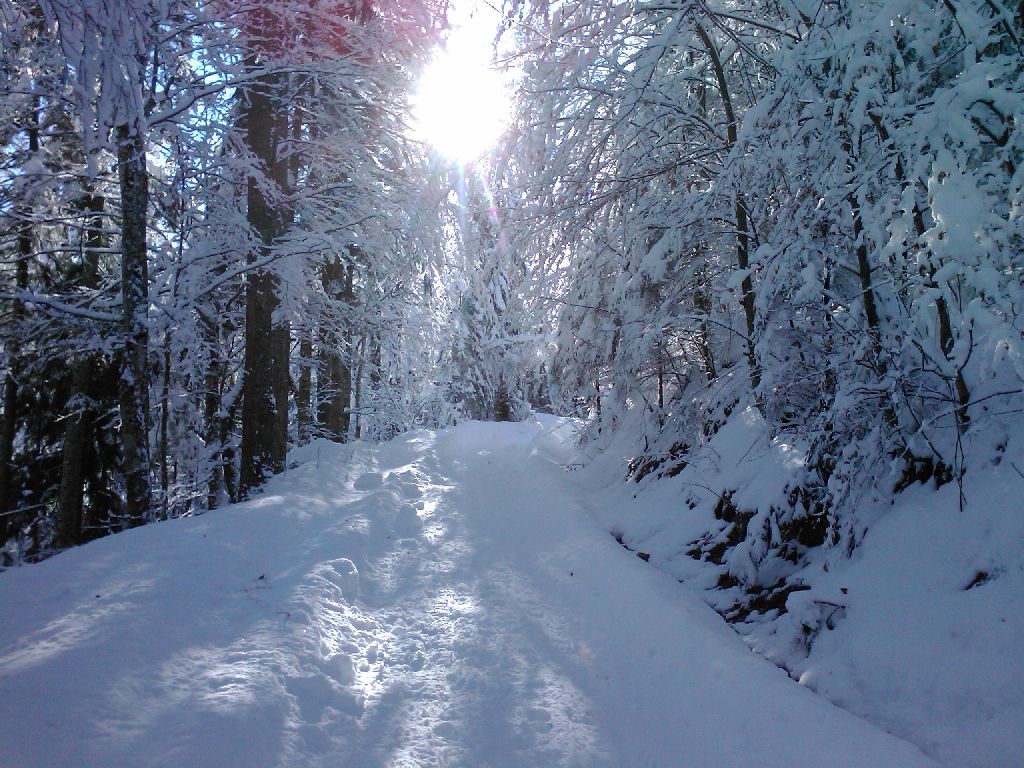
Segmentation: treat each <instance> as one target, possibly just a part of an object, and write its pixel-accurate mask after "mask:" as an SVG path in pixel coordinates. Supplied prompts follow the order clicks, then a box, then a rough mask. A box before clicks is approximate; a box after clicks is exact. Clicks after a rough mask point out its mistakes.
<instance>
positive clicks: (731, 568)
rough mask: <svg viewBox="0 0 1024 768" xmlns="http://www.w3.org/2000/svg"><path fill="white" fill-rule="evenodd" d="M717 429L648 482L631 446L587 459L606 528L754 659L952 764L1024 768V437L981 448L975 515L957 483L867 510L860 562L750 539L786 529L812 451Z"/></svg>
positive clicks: (585, 480)
mask: <svg viewBox="0 0 1024 768" xmlns="http://www.w3.org/2000/svg"><path fill="white" fill-rule="evenodd" d="M716 426H718V429H717V431H716V432H714V434H711V435H709V436H707V439H706V441H705V442H704V443H702V444H697V443H695V444H694V445H693V446H688V450H687V453H686V456H685V458H686V462H685V465H683V464H682V462H680V461H677V460H676V458H675V457H672V456H668V458H667V460H665V461H664V462H663V463H661V462H658V461H656V462H654V464H657V466H658V467H659V469H658V471H651V472H649V473H648V474H647V475H646V476H644V477H643V478H642V479H641V480H640V482H633V481H627V480H626V469H625V468H626V465H627V463H628V462H629V460H630V458H631V457H632V456H635V455H637V453H638V447H637V446H636V445H634V444H632V443H631V442H630V441H629V439H628V430H623V433H622V434H621V435H619V436H618V438H617V440H616V441H615V442H613V443H612V444H611V445H610V446H609V447H606V448H605V449H604V450H603V451H601V452H599V453H596V452H595V451H594V449H591V448H588V449H586V450H587V451H588V452H589V453H591V457H590V458H587V457H584V456H581V457H578V458H577V460H578V461H580V462H581V463H583V464H585V465H586V466H585V467H584V468H583V469H582V470H580V471H579V472H577V473H574V477H575V480H576V481H577V482H578V483H579V484H580V487H581V488H593V489H596V491H595V492H594V494H593V498H594V499H595V502H594V503H593V506H594V508H595V509H598V510H599V513H598V515H599V519H600V520H601V522H602V524H603V525H604V527H605V528H606V529H607V530H609V531H612V532H614V533H615V534H616V535H617V536H619V537H620V538H621V539H622V541H623V543H624V544H625V545H627V546H628V547H630V548H632V549H635V550H641V551H644V552H647V553H650V563H651V564H652V565H653V566H655V567H656V568H659V569H661V570H664V571H666V572H668V573H670V574H672V575H673V576H675V577H677V578H678V579H680V580H682V581H683V582H684V583H685V585H686V586H687V587H689V588H690V589H691V590H692V591H693V592H694V593H696V594H700V595H701V596H702V598H703V599H705V600H706V601H707V602H709V603H710V604H711V605H713V606H714V607H715V608H716V609H717V610H718V611H720V612H721V613H722V614H723V615H726V616H730V617H732V618H733V619H737V620H738V621H737V623H736V624H734V626H735V628H736V629H737V630H738V631H739V632H740V633H741V635H743V636H744V638H745V640H746V641H747V643H748V644H749V645H750V646H751V647H752V648H753V649H754V650H755V651H756V652H757V653H759V654H761V655H763V656H765V657H767V658H769V659H771V660H772V661H774V662H775V663H777V664H779V665H780V666H782V667H784V668H785V669H787V670H788V671H789V672H790V674H791V675H792V676H793V677H794V678H795V679H798V680H799V681H800V682H801V683H803V684H805V685H807V686H808V687H810V688H812V689H814V690H816V691H819V692H821V693H822V694H823V695H824V696H826V697H827V698H828V699H829V700H831V701H833V702H835V703H836V704H838V705H840V706H842V707H844V708H846V709H849V710H850V711H853V712H856V713H858V714H860V715H862V716H863V717H865V718H867V719H869V720H871V721H872V722H874V723H877V724H878V725H880V726H881V727H883V728H885V729H886V730H888V731H890V732H892V733H895V734H898V735H900V736H902V737H904V738H907V739H909V740H911V741H913V742H914V743H916V744H918V745H919V746H921V747H922V748H923V749H925V750H926V751H927V752H928V753H930V754H931V755H933V756H935V757H937V758H939V759H940V760H942V761H943V762H945V763H946V764H948V765H950V766H974V767H976V768H1009V767H1010V766H1017V765H1020V764H1021V763H1020V761H1021V756H1022V755H1024V664H1022V663H1021V651H1022V649H1024V475H1022V474H1021V469H1024V464H1021V463H1020V462H1019V461H1018V462H1017V463H1016V464H1014V462H1015V461H1017V459H1016V457H1019V456H1021V455H1024V431H1022V432H1021V433H1018V434H1009V435H1005V434H1000V435H998V436H996V435H981V436H979V437H978V439H977V441H976V444H975V446H974V450H973V452H972V454H971V459H972V463H971V466H970V468H969V471H968V472H967V474H966V475H965V477H964V486H963V499H962V501H963V511H961V509H960V504H961V498H960V489H959V488H958V487H957V484H956V483H955V482H950V483H947V484H945V485H943V486H942V487H941V488H936V487H935V483H934V481H929V482H927V483H924V484H921V483H916V484H912V485H911V486H910V487H909V488H907V489H906V490H904V491H902V492H901V493H896V494H894V493H891V492H878V491H875V492H871V493H867V494H865V495H864V496H862V497H860V498H859V499H858V502H857V507H856V510H855V515H856V519H857V521H858V525H859V530H858V534H859V535H862V536H863V538H862V540H861V541H860V543H859V545H858V546H857V547H856V548H855V549H854V550H853V554H852V557H847V555H846V553H845V552H844V551H837V550H835V549H830V548H829V547H828V546H817V547H804V546H801V545H800V543H799V541H796V542H791V543H790V544H788V545H787V547H791V548H790V549H789V550H788V551H787V550H786V549H785V548H780V549H778V550H775V551H769V548H768V546H767V544H766V542H771V541H775V542H777V541H779V540H780V538H785V537H780V535H779V531H778V530H777V528H775V529H773V528H771V527H767V528H765V529H764V535H763V536H753V535H749V534H751V533H752V532H754V531H755V530H760V529H757V526H762V525H764V526H773V525H777V521H778V520H779V519H783V520H784V519H785V518H784V512H782V511H780V510H785V509H787V508H788V504H789V503H790V502H791V499H789V498H787V497H788V494H789V493H790V492H791V490H792V488H793V487H794V486H798V485H799V483H800V482H801V479H802V478H803V477H804V475H803V474H802V469H803V467H802V460H801V456H802V455H803V450H802V446H800V445H799V444H795V443H794V442H792V441H791V439H790V438H787V436H785V435H782V436H779V437H776V438H772V437H771V436H770V435H769V434H768V432H767V429H766V428H765V425H764V422H763V421H762V419H761V418H760V415H759V414H758V413H757V411H756V410H755V409H754V408H743V407H737V408H736V409H735V411H733V412H730V413H728V414H727V415H726V417H725V418H724V419H723V422H722V424H720V425H716ZM648 455H650V454H648ZM667 455H668V452H666V453H663V454H662V456H667ZM654 464H652V466H654ZM636 467H637V464H636V463H634V470H635V469H636ZM680 467H681V468H680ZM666 469H667V470H668V471H665V470H666ZM673 472H677V474H675V475H674V476H672V477H669V476H668V475H670V474H673ZM659 473H660V474H662V475H664V476H663V477H661V478H660V479H658V477H657V475H658V474H659ZM636 474H642V473H637V472H635V471H634V475H636ZM723 499H724V500H725V501H723ZM598 500H599V501H598ZM769 512H771V513H772V514H769ZM780 551H781V552H782V554H783V556H780V555H779V553H780ZM790 556H791V559H787V558H789V557H790ZM781 579H785V582H784V583H785V587H783V588H776V589H775V590H774V591H773V590H772V587H773V586H775V587H778V585H779V584H780V583H783V582H781V581H780V580H781ZM738 582H742V583H743V584H746V585H751V584H753V585H760V586H759V587H758V586H755V587H754V588H755V589H757V588H763V591H762V592H761V593H760V594H751V593H748V592H746V591H745V590H742V589H741V588H740V587H739V586H738ZM751 606H754V607H755V608H757V609H758V610H753V611H751V610H750V608H751ZM780 606H781V608H780Z"/></svg>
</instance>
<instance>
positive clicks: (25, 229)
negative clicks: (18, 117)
mask: <svg viewBox="0 0 1024 768" xmlns="http://www.w3.org/2000/svg"><path fill="white" fill-rule="evenodd" d="M32 107H33V109H32V113H31V115H30V116H29V121H28V130H27V133H28V151H29V156H30V157H31V158H34V157H35V156H36V155H37V154H38V152H39V100H38V98H36V99H34V100H33V104H32ZM18 213H19V217H20V218H21V226H20V227H19V228H18V264H17V266H16V267H15V278H14V279H15V284H16V285H17V287H18V290H19V291H27V290H28V263H29V260H30V259H31V258H32V251H33V248H32V246H33V240H34V238H33V232H32V220H31V213H32V211H31V209H30V208H29V207H28V206H27V205H26V206H22V207H21V208H20V210H19V211H18ZM24 316H25V306H24V304H23V303H22V302H21V301H16V302H14V307H13V308H12V310H11V323H12V325H13V326H14V327H15V328H17V326H18V325H19V324H20V323H21V321H22V319H24ZM16 344H17V342H14V344H12V343H11V340H10V339H8V341H7V346H8V354H9V362H8V366H9V367H8V371H7V376H6V377H5V379H4V415H3V421H2V422H0V513H2V512H8V511H14V507H15V504H16V500H15V499H14V493H13V488H12V481H11V471H12V469H13V466H12V462H13V460H14V436H15V433H16V432H17V430H18V374H19V369H20V368H21V365H20V361H19V359H18V354H17V352H15V351H12V349H11V347H12V346H14V345H16ZM18 523H19V520H18V516H17V515H3V516H0V542H2V541H6V540H7V539H8V538H9V537H10V536H11V535H12V534H13V533H14V531H15V529H16V528H17V525H18Z"/></svg>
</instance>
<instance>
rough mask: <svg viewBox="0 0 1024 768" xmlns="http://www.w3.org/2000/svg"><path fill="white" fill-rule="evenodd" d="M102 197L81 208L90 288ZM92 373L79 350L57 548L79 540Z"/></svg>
mask: <svg viewBox="0 0 1024 768" xmlns="http://www.w3.org/2000/svg"><path fill="white" fill-rule="evenodd" d="M104 207H105V201H104V199H103V198H102V197H101V196H99V195H95V194H87V195H86V196H85V198H84V200H83V205H82V208H83V209H84V210H85V211H87V212H88V216H89V223H88V225H87V228H86V236H85V247H84V248H83V249H82V273H81V278H80V280H79V284H80V285H81V286H82V287H83V288H86V289H93V288H95V287H96V286H97V284H98V282H99V249H100V248H102V247H103V246H104V244H105V243H104V240H105V238H104V236H103V229H104V221H103V211H104ZM94 372H95V361H94V359H93V355H91V354H88V353H85V352H83V353H81V354H79V356H77V357H76V358H75V359H74V361H73V362H72V364H71V393H70V397H69V398H68V404H69V405H70V406H71V409H72V410H71V412H70V413H69V414H68V416H67V429H66V431H65V432H64V446H63V448H62V449H61V471H60V486H59V487H58V489H57V502H56V508H55V518H56V519H55V527H56V539H55V542H54V543H55V544H56V546H58V547H73V546H75V545H76V544H80V543H82V540H83V537H82V525H83V518H82V515H83V509H82V501H83V494H84V491H85V487H84V477H83V464H84V463H85V451H86V447H87V440H88V435H89V422H90V421H91V420H92V419H94V418H95V414H94V413H92V411H91V410H90V408H89V407H88V402H89V399H90V398H89V395H90V384H91V382H92V379H93V374H94Z"/></svg>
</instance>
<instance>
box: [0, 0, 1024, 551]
mask: <svg viewBox="0 0 1024 768" xmlns="http://www.w3.org/2000/svg"><path fill="white" fill-rule="evenodd" d="M1022 14H1024V6H1021V7H1018V8H1014V7H1012V6H1011V5H1006V4H1004V3H1002V2H1001V0H957V1H956V2H949V1H946V2H941V3H927V4H922V3H917V2H911V1H910V0H906V1H905V2H901V1H900V0H884V1H883V0H878V1H873V0H871V1H866V2H846V1H845V0H841V1H840V2H804V0H793V1H792V2H790V1H788V0H787V1H784V2H778V1H777V0H772V1H771V2H765V3H757V2H754V3H749V2H748V3H736V4H731V3H729V4H725V5H721V6H719V5H714V4H709V3H704V2H690V1H689V0H686V1H685V2H669V3H664V2H621V3H606V2H596V1H593V0H577V1H573V2H558V3H551V2H532V1H530V2H527V1H526V0H513V1H512V2H508V3H506V5H505V7H504V8H503V9H501V14H500V15H497V14H496V15H495V19H496V20H497V21H499V22H500V24H499V25H498V27H497V28H496V29H495V30H494V38H493V43H494V46H495V51H496V52H497V55H498V56H499V60H500V63H501V65H502V66H504V67H505V68H507V69H514V70H515V72H516V76H515V79H514V85H513V87H514V97H513V98H514V104H513V108H512V110H511V117H510V119H509V123H508V125H507V127H506V129H505V130H504V132H503V135H502V136H501V137H500V139H499V140H498V141H497V142H496V143H495V145H494V146H493V147H491V148H490V149H489V150H488V151H487V152H486V154H485V155H484V156H483V157H480V158H478V159H477V160H475V161H473V162H471V163H469V164H458V163H452V162H448V161H446V160H445V158H444V157H443V156H439V155H438V154H437V153H436V152H433V151H432V150H431V147H430V146H429V144H427V143H425V142H423V141H421V140H418V139H417V137H416V136H415V134H414V132H412V131H410V128H409V110H410V98H411V95H412V94H413V91H414V85H415V81H416V78H417V77H418V76H419V73H420V72H421V71H422V69H423V67H424V66H425V63H426V62H427V61H428V60H429V57H430V53H431V50H432V49H433V48H434V47H435V46H436V45H438V44H439V42H440V41H441V40H442V39H443V37H444V34H445V28H446V8H445V6H444V4H443V3H441V2H437V3H434V4H431V3H430V2H413V1H411V0H410V1H408V2H406V1H402V2H399V1H398V0H395V1H394V2H390V1H388V2H381V3H372V2H370V0H365V2H364V1H363V0H358V1H357V0H345V1H344V2H337V0H330V1H328V0H323V1H321V0H310V1H308V2H306V1H304V2H296V1H294V0H268V1H267V2H244V0H243V1H240V0H215V1H211V2H206V1H203V0H119V2H98V1H97V2H92V1H91V0H75V1H74V2H56V1H54V2H51V1H50V0H42V1H41V2H29V1H28V0H4V2H3V4H2V6H0V36H2V41H3V58H2V62H0V109H2V110H3V119H2V122H0V124H2V126H3V128H2V131H3V132H2V135H0V152H2V156H0V167H2V176H0V216H2V219H3V227H2V240H0V302H2V315H0V324H2V325H0V328H2V340H3V347H2V358H0V369H2V375H3V379H4V388H3V421H2V426H0V508H2V509H3V512H0V515H2V517H0V540H2V541H4V542H5V548H4V550H3V557H4V561H5V563H7V564H12V563H16V562H22V561H31V560H36V559H39V558H42V557H45V556H47V555H49V554H51V553H53V552H55V551H58V550H60V549H63V548H66V547H70V546H73V545H76V544H80V543H83V542H85V541H89V540H91V539H94V538H97V537H100V536H104V535H107V534H110V533H114V532H117V531H120V530H123V529H127V528H131V527H134V526H137V525H140V524H143V523H147V522H150V521H155V520H163V519H167V518H174V517H180V516H189V515H195V514H199V513H201V512H204V511H207V510H210V509H213V508H215V507H217V506H219V505H223V504H225V503H227V502H231V501H238V500H240V499H245V498H248V497H250V496H252V495H253V494H255V493H258V492H259V489H260V487H261V484H262V483H263V482H264V480H265V479H266V478H267V477H269V476H272V475H274V474H277V473H280V472H281V471H282V470H283V469H284V468H285V467H286V462H287V458H286V457H287V451H288V446H289V445H292V446H297V445H302V444H304V443H306V442H308V441H309V440H310V439H312V438H314V437H322V438H327V439H329V440H333V441H336V442H345V441H349V440H354V439H369V440H383V439H387V438H390V437H393V436H395V435H397V434H399V433H401V432H403V431H405V430H408V429H410V428H414V427H443V426H445V425H448V424H452V423H455V422H456V421H458V420H462V419H492V420H515V419H518V418H521V417H522V416H524V415H525V414H526V413H528V412H529V411H530V410H531V409H541V410H545V411H549V412H553V413H557V414H563V415H569V416H573V417H577V418H580V419H583V420H584V422H583V424H584V426H583V428H582V429H583V434H582V439H583V440H585V441H592V442H594V443H595V444H597V445H601V441H602V440H605V442H607V440H608V439H609V436H611V435H615V434H620V433H624V432H626V433H629V434H630V435H631V436H632V438H633V440H634V449H633V453H634V454H635V455H633V457H632V460H631V461H630V462H629V465H628V467H623V469H622V471H623V473H624V475H625V474H628V475H629V476H631V477H632V478H634V479H637V480H639V479H641V478H643V477H644V476H646V475H649V474H652V473H660V474H666V473H667V474H668V475H672V474H673V473H675V472H678V471H679V470H680V468H681V467H682V466H685V464H686V463H687V461H692V460H693V459H694V455H695V454H699V452H700V450H701V445H702V444H704V443H706V442H707V439H708V438H709V437H710V436H712V435H713V434H714V433H715V432H716V431H717V430H718V428H719V427H720V426H721V425H722V424H724V423H726V422H727V421H728V420H729V419H730V416H731V414H736V413H739V412H740V411H741V410H743V409H744V408H745V407H747V406H753V407H754V408H755V409H756V411H757V412H758V413H759V416H760V418H761V419H763V421H764V424H765V428H766V429H767V431H768V432H769V433H770V434H771V435H773V436H779V435H784V436H786V438H787V440H788V441H789V442H790V443H791V444H792V446H793V448H794V450H798V451H799V452H800V454H801V455H802V458H803V460H804V461H803V465H804V467H805V471H804V475H803V477H801V478H799V479H798V482H796V483H794V484H793V487H792V488H791V489H790V491H791V494H790V496H791V499H790V502H789V504H788V505H786V508H782V507H779V508H774V507H773V509H772V510H771V511H770V512H768V511H766V512H765V515H762V516H761V517H759V523H760V526H759V527H758V526H754V527H750V526H748V530H747V531H745V532H742V533H743V537H745V538H746V539H749V540H750V542H751V543H752V545H754V546H759V547H761V548H762V549H763V548H766V547H767V548H774V549H775V550H778V551H783V552H785V551H787V550H791V549H792V548H793V546H795V545H800V546H803V545H808V544H809V545H812V546H813V545H820V544H826V543H827V544H828V546H832V547H845V548H847V549H848V550H851V551H852V549H853V548H854V547H855V546H856V544H857V540H858V535H859V531H858V523H857V519H856V515H855V514H854V507H855V505H856V501H857V499H858V498H859V497H860V496H861V495H862V494H863V493H865V492H870V489H872V488H877V487H880V486H885V484H886V483H888V484H889V486H890V487H891V486H892V485H893V483H894V482H895V485H896V486H897V488H898V487H899V486H901V485H902V486H904V487H905V486H907V485H909V484H910V483H912V482H916V481H925V480H930V479H933V478H934V480H935V481H936V482H937V483H939V484H942V483H947V482H956V483H960V482H962V478H963V476H964V474H965V473H966V472H969V471H970V468H971V464H972V457H973V456H974V455H975V448H976V446H977V445H979V444H981V445H983V447H982V448H979V449H978V450H979V451H982V452H984V451H996V452H997V453H999V452H1004V451H1005V450H1006V444H1007V432H1008V430H1010V431H1012V430H1011V429H1010V428H1011V427H1012V425H1013V423H1014V422H1016V421H1018V420H1019V418H1020V413H1021V405H1022V386H1021V382H1022V378H1024V361H1022V357H1021V344H1022V334H1024V325H1022V323H1024V320H1022V319H1021V311H1022V307H1024V303H1022V302H1024V279H1022V275H1024V258H1022V254H1024V250H1022V244H1024V169H1022V153H1024V135H1022V133H1021V130H1020V128H1019V126H1020V122H1021V110H1022V108H1024V100H1022V93H1024V70H1022V67H1021V54H1022V51H1021V45H1022V42H1021V37H1022V35H1024V27H1022V24H1024V16H1022ZM979 441H980V443H979ZM1007 464H1008V465H1009V466H1008V467H1007V471H1010V470H1011V468H1012V471H1015V472H1017V473H1020V472H1021V471H1022V470H1021V467H1020V465H1019V464H1016V463H1014V462H1013V460H1012V456H1011V457H1009V460H1008V461H1007ZM894 478H895V481H894ZM729 507H730V503H729V501H728V497H727V496H723V501H722V510H720V512H721V514H722V516H723V517H726V518H727V517H729V515H730V514H731V512H730V511H729ZM754 528H758V529H757V530H754ZM739 533H740V532H737V533H736V536H734V538H736V537H738V536H739ZM732 543H733V544H735V543H737V542H735V541H734V542H732Z"/></svg>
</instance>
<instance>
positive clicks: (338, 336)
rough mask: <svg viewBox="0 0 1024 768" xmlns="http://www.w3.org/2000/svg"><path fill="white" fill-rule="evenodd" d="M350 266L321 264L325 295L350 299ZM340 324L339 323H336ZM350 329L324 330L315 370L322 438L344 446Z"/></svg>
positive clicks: (349, 382) (349, 383) (349, 380)
mask: <svg viewBox="0 0 1024 768" xmlns="http://www.w3.org/2000/svg"><path fill="white" fill-rule="evenodd" d="M354 272H355V268H354V267H353V265H351V264H350V265H348V268H347V269H346V268H345V264H344V263H343V262H342V261H341V260H340V259H335V260H333V261H328V262H326V263H325V264H324V267H323V274H322V281H323V286H324V291H325V292H326V293H327V295H328V296H330V297H331V298H334V299H338V300H341V301H345V302H351V301H352V298H353V273H354ZM335 324H336V325H340V322H337V321H336V323H335ZM348 334H349V330H348V329H347V328H346V329H345V331H344V332H338V331H334V330H323V331H321V334H320V355H319V357H320V366H319V369H318V371H317V389H318V392H317V395H318V397H317V399H318V400H319V407H318V420H319V422H320V429H321V431H322V433H323V436H324V437H326V438H327V439H329V440H334V441H335V442H339V443H343V442H345V440H347V439H348V428H349V419H350V414H349V411H348V407H349V402H350V401H351V399H352V371H351V370H350V368H349V365H348V362H347V361H346V352H347V351H348V349H349V341H350V340H349V338H348Z"/></svg>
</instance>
